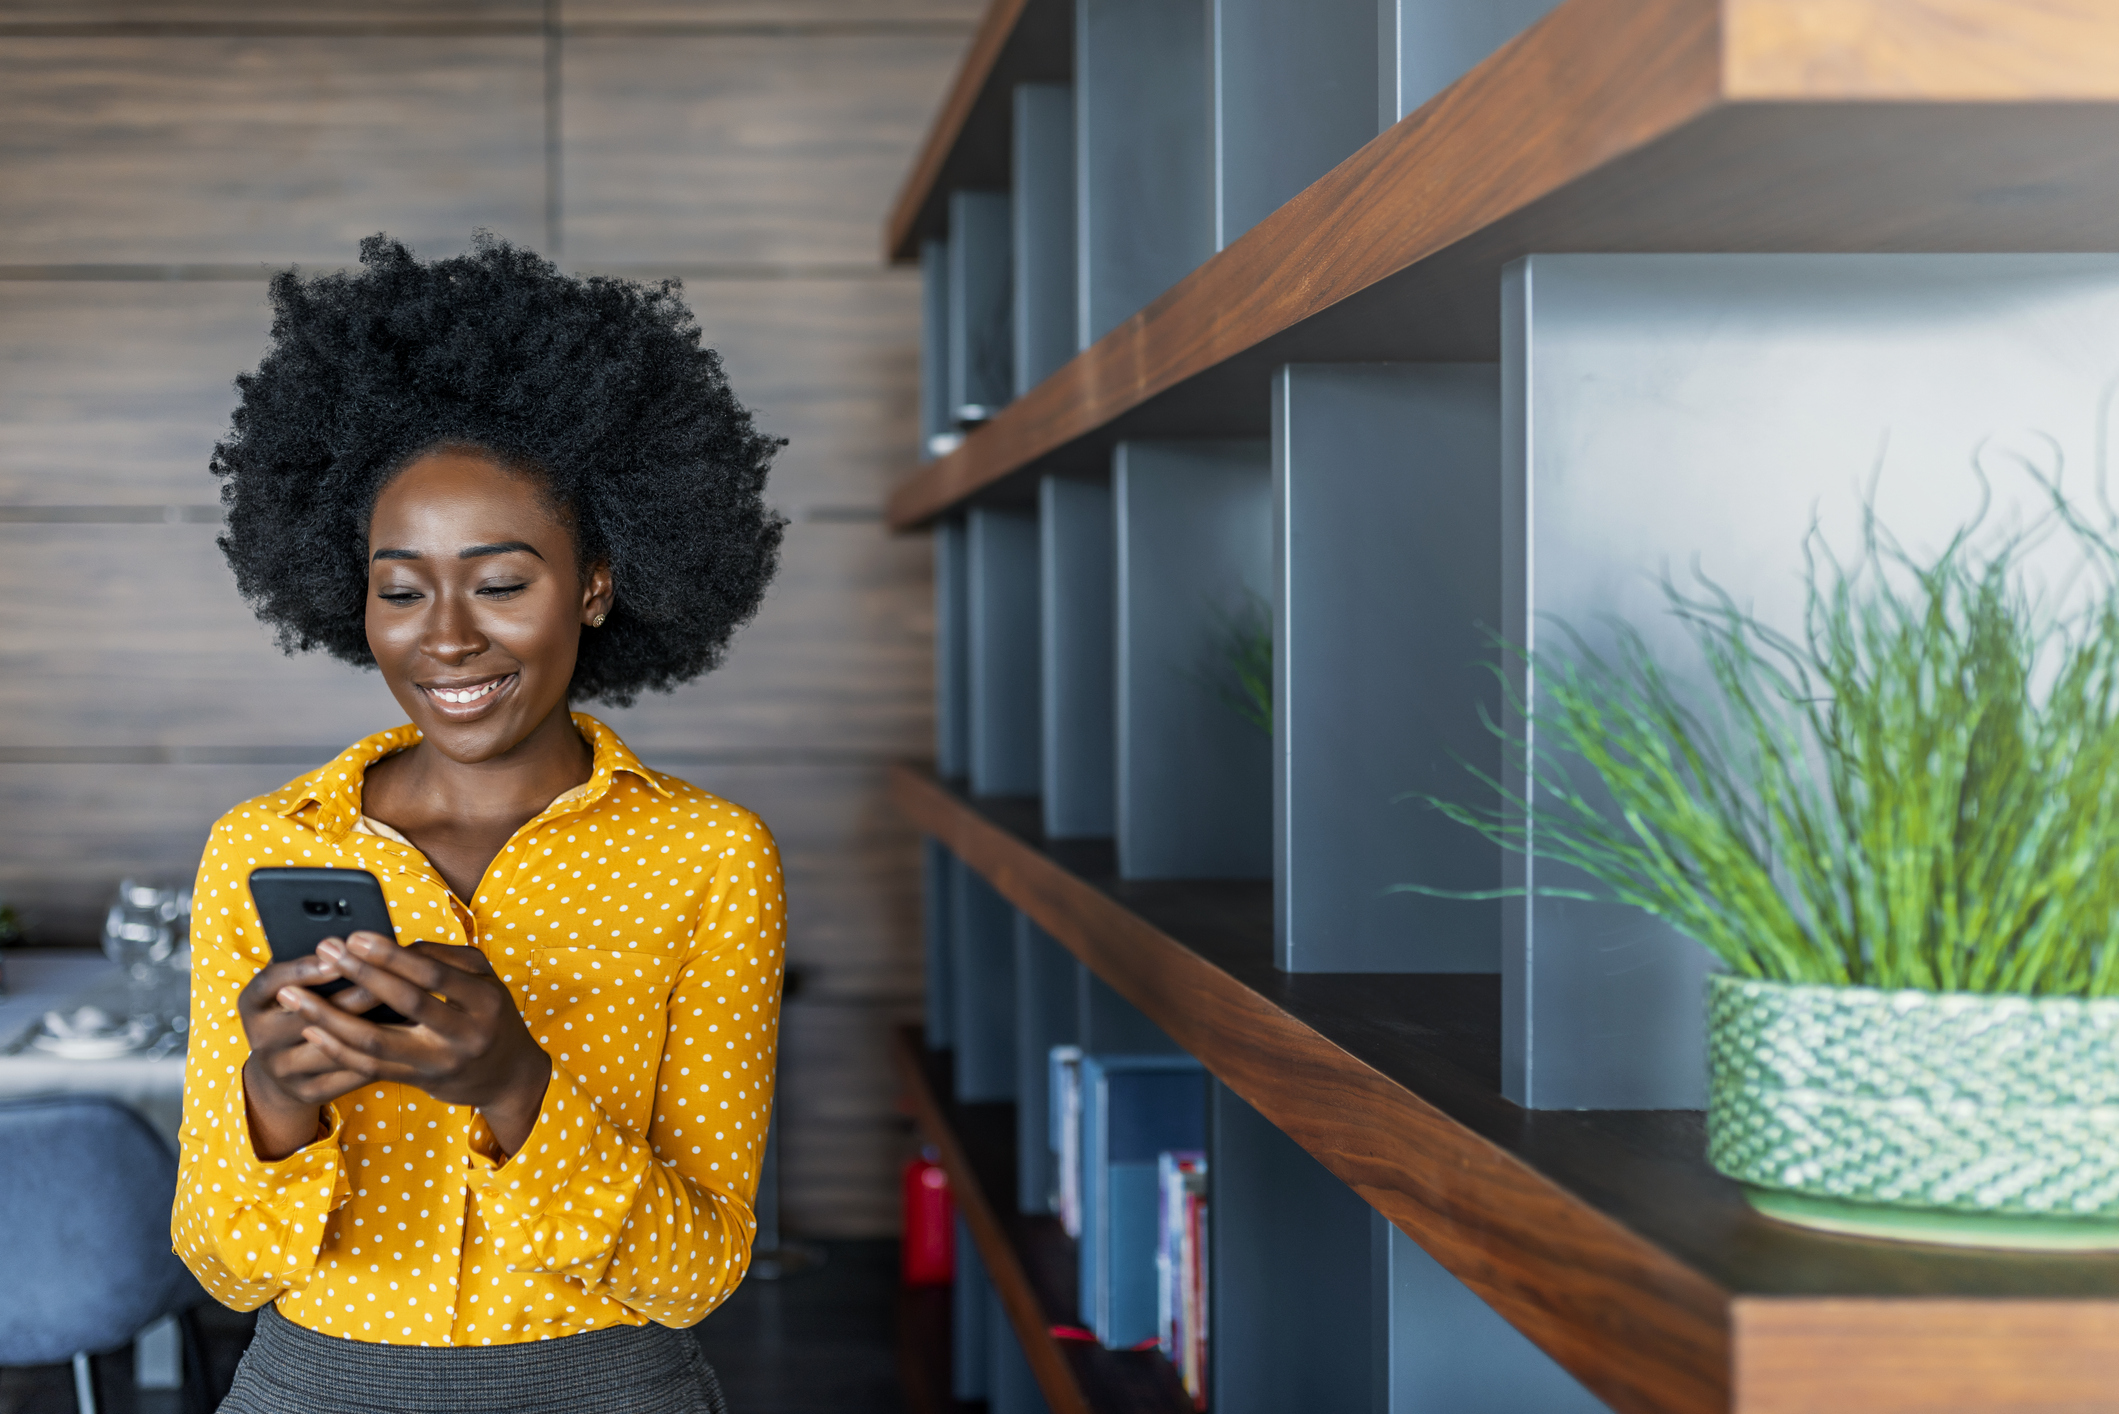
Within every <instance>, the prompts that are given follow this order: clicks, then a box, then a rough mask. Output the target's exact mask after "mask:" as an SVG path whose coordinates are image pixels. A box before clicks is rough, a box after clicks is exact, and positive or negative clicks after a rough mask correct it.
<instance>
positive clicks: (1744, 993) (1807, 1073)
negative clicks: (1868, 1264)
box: [1707, 976, 2119, 1249]
mask: <svg viewBox="0 0 2119 1414" xmlns="http://www.w3.org/2000/svg"><path fill="white" fill-rule="evenodd" d="M1707 1036H1708V1055H1709V1070H1710V1090H1709V1099H1708V1106H1707V1154H1708V1160H1709V1162H1711V1163H1712V1164H1713V1165H1714V1166H1715V1168H1717V1169H1719V1170H1720V1171H1721V1172H1723V1173H1725V1174H1727V1175H1728V1176H1729V1177H1731V1178H1734V1179H1737V1180H1738V1181H1740V1182H1742V1183H1744V1184H1745V1185H1746V1186H1747V1191H1748V1193H1749V1196H1750V1198H1751V1201H1752V1203H1753V1204H1754V1205H1755V1206H1756V1207H1758V1208H1759V1209H1760V1210H1761V1211H1762V1212H1765V1213H1767V1214H1769V1215H1770V1216H1773V1217H1777V1218H1781V1219H1784V1220H1786V1221H1791V1222H1798V1223H1803V1224H1806V1225H1809V1226H1814V1227H1823V1228H1828V1229H1832V1230H1836V1231H1842V1232H1851V1233H1859V1234H1862V1235H1866V1236H1878V1237H1890V1238H1897V1239H1900V1240H1907V1241H1923V1242H1942V1243H1950V1244H1968V1245H1977V1246H2000V1247H2037V1248H2057V1249H2102V1248H2119V999H2113V1000H2102V999H2100V1000H2096V1001H2085V1000H2082V999H2080V998H2073V997H2017V996H1975V995H1970V994H1966V993H1935V992H1882V991H1877V990H1875V989H1873V988H1868V987H1814V986H1793V985H1790V984H1787V983H1782V982H1759V981H1751V980H1747V979H1743V978H1737V977H1727V976H1717V977H1714V978H1712V979H1710V981H1709V985H1708V996H1707Z"/></svg>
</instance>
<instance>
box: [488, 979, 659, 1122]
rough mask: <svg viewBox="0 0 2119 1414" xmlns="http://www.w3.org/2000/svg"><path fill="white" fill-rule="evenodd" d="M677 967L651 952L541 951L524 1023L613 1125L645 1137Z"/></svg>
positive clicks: (529, 988) (526, 999) (525, 1000)
mask: <svg viewBox="0 0 2119 1414" xmlns="http://www.w3.org/2000/svg"><path fill="white" fill-rule="evenodd" d="M675 976H676V964H675V962H674V961H672V960H671V959H669V958H666V957H660V956H657V955H656V954H654V953H645V952H621V951H617V950H613V949H607V948H538V949H536V950H534V951H533V952H532V953H531V954H530V977H529V983H528V986H527V987H526V988H525V995H524V997H523V1004H522V1014H523V1019H524V1020H525V1021H527V1022H528V1023H529V1026H530V1034H531V1035H532V1036H534V1037H536V1038H537V1043H538V1044H539V1045H540V1046H543V1047H544V1049H545V1050H546V1052H548V1053H549V1054H550V1055H551V1057H552V1059H553V1060H554V1061H555V1062H557V1063H558V1064H559V1065H562V1066H564V1067H566V1070H567V1072H568V1074H570V1075H572V1076H574V1077H575V1078H576V1079H577V1080H579V1081H581V1082H582V1084H584V1085H586V1086H587V1087H588V1088H589V1091H590V1093H592V1094H593V1095H595V1097H596V1100H597V1103H598V1104H599V1105H601V1106H602V1107H603V1112H604V1114H605V1115H606V1116H608V1117H609V1118H610V1119H612V1120H615V1121H617V1122H618V1123H619V1124H622V1125H624V1126H625V1127H626V1128H627V1129H629V1130H631V1131H633V1132H634V1133H635V1134H642V1135H644V1134H646V1133H647V1124H648V1116H649V1114H650V1113H651V1112H652V1110H653V1107H654V1088H655V1072H656V1070H657V1068H658V1067H659V1066H660V1064H661V1060H662V1044H663V1040H664V1038H665V1037H666V1036H667V1035H668V1033H669V998H670V987H671V985H672V983H673V981H674V979H675Z"/></svg>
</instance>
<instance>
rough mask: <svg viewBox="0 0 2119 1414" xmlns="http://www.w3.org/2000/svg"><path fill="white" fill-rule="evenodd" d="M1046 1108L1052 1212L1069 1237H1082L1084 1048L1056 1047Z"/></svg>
mask: <svg viewBox="0 0 2119 1414" xmlns="http://www.w3.org/2000/svg"><path fill="white" fill-rule="evenodd" d="M1048 1074H1049V1075H1050V1077H1051V1089H1050V1090H1049V1091H1048V1092H1047V1097H1048V1100H1047V1104H1046V1106H1045V1114H1046V1123H1047V1124H1048V1126H1049V1129H1048V1132H1047V1139H1048V1141H1049V1142H1050V1145H1051V1148H1052V1156H1053V1160H1054V1162H1053V1166H1052V1169H1053V1187H1054V1189H1055V1191H1054V1193H1053V1195H1052V1211H1054V1212H1055V1213H1058V1214H1059V1220H1060V1226H1061V1227H1062V1228H1063V1229H1065V1231H1066V1233H1067V1236H1069V1237H1076V1238H1078V1237H1080V1236H1081V1235H1082V1048H1081V1047H1080V1046H1054V1047H1053V1048H1052V1053H1051V1056H1050V1057H1049V1060H1048Z"/></svg>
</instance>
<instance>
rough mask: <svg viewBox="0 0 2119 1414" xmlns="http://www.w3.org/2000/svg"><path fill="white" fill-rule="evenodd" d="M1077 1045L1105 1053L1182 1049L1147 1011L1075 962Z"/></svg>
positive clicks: (1118, 1053)
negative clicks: (1148, 1015)
mask: <svg viewBox="0 0 2119 1414" xmlns="http://www.w3.org/2000/svg"><path fill="white" fill-rule="evenodd" d="M1073 997H1074V1015H1075V1022H1074V1030H1075V1035H1076V1037H1077V1040H1076V1042H1075V1044H1076V1045H1078V1046H1080V1047H1081V1048H1082V1049H1083V1050H1084V1051H1090V1052H1101V1053H1103V1054H1106V1055H1114V1056H1116V1055H1131V1056H1146V1055H1160V1054H1162V1053H1164V1052H1175V1051H1177V1050H1179V1049H1181V1048H1180V1047H1179V1046H1178V1044H1177V1043H1176V1042H1175V1041H1173V1040H1171V1039H1170V1037H1169V1034H1168V1033H1167V1032H1165V1031H1164V1030H1163V1029H1162V1028H1161V1027H1160V1026H1157V1025H1156V1024H1155V1023H1154V1022H1152V1021H1150V1020H1149V1019H1148V1018H1147V1015H1146V1013H1144V1012H1142V1011H1141V1009H1140V1008H1139V1007H1137V1006H1135V1005H1133V1003H1131V1002H1129V1001H1127V1000H1126V999H1125V998H1124V997H1122V996H1120V995H1119V994H1118V992H1117V990H1116V989H1115V988H1113V987H1112V985H1111V984H1110V983H1109V982H1106V981H1105V980H1104V979H1103V978H1101V977H1099V976H1097V975H1096V974H1095V973H1094V972H1091V971H1090V970H1089V969H1088V968H1087V967H1084V966H1083V965H1082V964H1081V963H1079V962H1077V963H1075V964H1074V989H1073Z"/></svg>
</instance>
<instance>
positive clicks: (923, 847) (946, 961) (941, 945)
mask: <svg viewBox="0 0 2119 1414" xmlns="http://www.w3.org/2000/svg"><path fill="white" fill-rule="evenodd" d="M920 853H921V860H920V863H921V873H920V881H921V889H920V945H921V954H920V955H921V963H922V968H921V970H922V974H923V976H924V977H925V980H926V991H925V994H924V996H923V997H922V998H921V1005H922V1007H923V1008H924V1017H925V1026H924V1030H923V1034H924V1035H925V1037H926V1040H927V1048H928V1049H929V1050H932V1051H946V1050H949V1049H950V1048H951V1047H953V1046H954V1045H955V1044H956V1040H955V1033H956V1004H955V1002H953V1001H952V1000H951V999H950V998H951V994H952V992H953V991H954V988H952V986H951V985H950V983H951V979H952V977H953V969H954V964H953V959H954V957H955V947H954V945H953V944H952V943H951V942H950V940H949V925H950V923H951V922H952V921H953V920H954V919H955V917H956V904H955V899H956V881H955V879H954V878H953V877H952V874H953V873H954V871H955V870H958V869H961V868H962V867H963V865H961V864H960V863H958V862H957V857H956V856H955V855H953V854H951V853H950V852H949V848H948V846H946V845H944V844H943V843H942V842H941V841H939V840H933V839H926V840H922V841H921V842H920Z"/></svg>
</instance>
